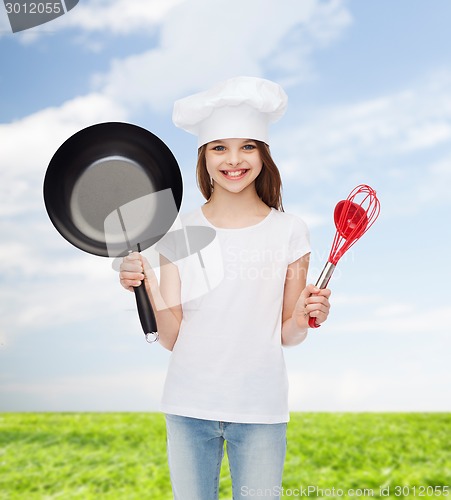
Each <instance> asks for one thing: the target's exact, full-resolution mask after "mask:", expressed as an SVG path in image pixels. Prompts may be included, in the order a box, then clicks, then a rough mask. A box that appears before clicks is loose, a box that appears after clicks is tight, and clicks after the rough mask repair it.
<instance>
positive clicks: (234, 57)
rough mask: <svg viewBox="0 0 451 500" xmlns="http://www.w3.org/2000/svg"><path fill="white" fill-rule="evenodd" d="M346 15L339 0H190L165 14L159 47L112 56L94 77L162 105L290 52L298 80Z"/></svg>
mask: <svg viewBox="0 0 451 500" xmlns="http://www.w3.org/2000/svg"><path fill="white" fill-rule="evenodd" d="M263 11H264V15H261V13H262V12H263ZM349 23H350V15H349V13H348V11H347V10H346V9H345V8H344V6H343V2H341V1H340V0H333V1H331V2H328V3H322V2H318V1H317V0H309V1H305V2H302V3H299V2H297V1H295V0H288V1H286V2H283V3H280V2H279V3H274V2H273V1H268V0H266V1H261V0H248V1H246V2H241V1H239V0H232V1H230V0H220V1H218V2H215V6H214V9H213V10H212V4H211V2H210V1H209V0H190V1H187V2H185V3H183V4H180V5H179V6H178V7H176V8H174V9H173V10H172V12H171V16H168V18H167V19H166V20H165V22H164V24H163V25H162V26H161V38H160V44H159V46H158V47H156V48H154V49H152V50H150V51H148V52H146V53H143V54H139V55H135V56H132V57H129V58H127V59H124V60H118V61H115V62H114V63H113V65H112V68H111V71H110V72H109V73H108V74H105V75H100V76H98V77H97V85H98V86H99V88H102V89H104V90H105V91H106V93H107V95H109V96H111V97H112V98H113V99H114V100H119V101H122V102H126V103H127V104H128V105H134V106H142V105H143V104H146V105H148V106H150V107H151V108H154V109H164V108H165V107H166V108H168V107H170V106H171V104H172V102H173V101H174V99H175V98H177V97H180V96H182V95H184V94H185V93H186V92H188V91H198V90H201V89H204V88H206V87H207V86H208V85H209V84H211V83H212V82H215V81H217V80H221V79H223V78H227V77H230V76H235V75H237V74H245V75H254V76H261V75H262V74H263V73H264V72H265V69H269V70H270V69H271V68H272V67H274V66H276V65H277V64H278V63H277V61H280V60H281V58H282V55H283V57H287V58H288V60H289V64H285V68H284V69H285V72H286V78H287V79H288V80H289V81H293V78H294V79H295V80H299V79H303V78H304V77H306V76H308V75H306V74H305V64H306V59H307V58H308V55H309V54H310V52H311V51H312V50H313V49H314V48H316V47H318V46H321V45H323V44H325V43H329V42H330V41H331V40H332V39H334V38H336V37H337V36H338V35H339V34H340V33H341V32H342V31H343V30H344V29H345V28H346V27H347V26H348V25H349ZM232 42H233V43H232ZM288 42H289V43H288ZM279 69H280V68H279ZM282 78H283V76H282Z"/></svg>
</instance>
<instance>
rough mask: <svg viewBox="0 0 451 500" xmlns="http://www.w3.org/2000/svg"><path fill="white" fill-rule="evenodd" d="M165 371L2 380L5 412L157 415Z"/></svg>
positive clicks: (2, 398) (2, 401)
mask: <svg viewBox="0 0 451 500" xmlns="http://www.w3.org/2000/svg"><path fill="white" fill-rule="evenodd" d="M164 379H165V371H164V370H161V369H156V368H155V367H153V368H152V370H151V371H150V370H136V369H135V370H133V369H131V370H128V371H123V370H122V371H118V370H115V371H114V372H113V373H104V374H92V375H86V374H83V375H82V374H78V375H77V376H73V377H71V376H62V377H58V378H55V379H53V380H51V381H48V380H40V381H33V380H27V381H26V382H21V381H11V380H8V379H6V380H4V381H2V380H1V379H0V394H1V395H2V397H1V399H0V401H1V403H0V410H1V411H42V410H45V411H149V410H150V411H152V410H153V411H155V410H157V409H158V406H159V401H160V399H161V394H162V389H163V384H164Z"/></svg>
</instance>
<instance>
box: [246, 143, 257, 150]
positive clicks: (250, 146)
mask: <svg viewBox="0 0 451 500" xmlns="http://www.w3.org/2000/svg"><path fill="white" fill-rule="evenodd" d="M256 147H257V146H256V145H255V144H245V145H244V146H243V149H245V150H246V151H252V150H253V149H255V148H256Z"/></svg>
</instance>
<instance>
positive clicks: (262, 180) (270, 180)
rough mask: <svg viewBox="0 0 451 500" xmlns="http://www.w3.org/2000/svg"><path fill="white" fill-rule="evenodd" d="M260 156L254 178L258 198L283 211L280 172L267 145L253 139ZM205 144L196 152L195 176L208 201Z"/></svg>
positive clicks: (208, 177) (208, 183)
mask: <svg viewBox="0 0 451 500" xmlns="http://www.w3.org/2000/svg"><path fill="white" fill-rule="evenodd" d="M255 144H256V145H257V149H258V151H259V153H260V157H261V159H262V162H263V168H262V171H261V172H260V174H259V175H258V177H257V178H256V179H255V188H256V190H257V194H258V196H259V197H260V199H261V200H262V201H263V202H264V203H266V205H268V207H272V208H275V209H277V210H280V211H281V212H283V205H282V179H281V178H280V172H279V169H278V168H277V165H276V164H275V163H274V160H273V159H272V157H271V153H270V151H269V146H268V145H267V144H265V143H264V142H261V141H255ZM206 150H207V144H204V145H203V146H201V147H200V148H199V151H198V154H197V166H196V176H197V185H198V186H199V189H200V192H201V193H202V195H203V197H204V198H205V199H206V200H207V201H208V200H209V199H210V197H211V192H212V191H211V184H210V176H209V175H208V172H207V162H206V159H205V152H206Z"/></svg>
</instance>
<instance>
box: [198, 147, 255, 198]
mask: <svg viewBox="0 0 451 500" xmlns="http://www.w3.org/2000/svg"><path fill="white" fill-rule="evenodd" d="M205 160H206V165H207V172H208V174H209V175H210V177H211V178H212V179H213V181H214V188H215V192H216V191H217V190H221V189H224V190H226V191H229V192H232V193H240V192H242V191H243V190H245V189H246V188H248V187H249V186H251V185H254V181H255V179H256V178H257V176H258V174H259V173H260V172H261V170H262V167H263V162H262V159H261V156H260V152H259V151H258V149H257V144H256V142H255V141H253V140H250V139H221V140H218V141H213V142H209V143H208V144H207V147H206V151H205Z"/></svg>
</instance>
